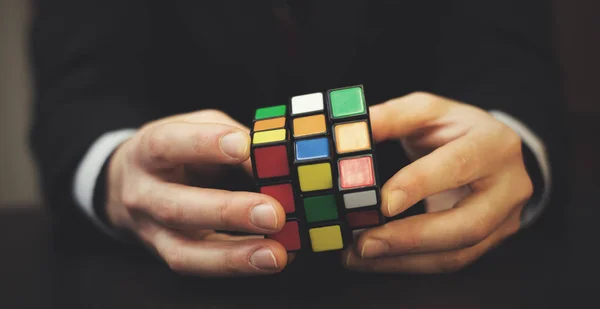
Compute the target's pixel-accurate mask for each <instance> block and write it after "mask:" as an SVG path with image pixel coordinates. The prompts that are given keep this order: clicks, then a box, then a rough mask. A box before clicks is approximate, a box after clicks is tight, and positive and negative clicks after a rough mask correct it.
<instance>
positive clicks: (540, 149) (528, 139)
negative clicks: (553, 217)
mask: <svg viewBox="0 0 600 309" xmlns="http://www.w3.org/2000/svg"><path fill="white" fill-rule="evenodd" d="M490 113H491V114H492V115H493V116H494V117H495V118H496V119H498V120H500V121H502V122H503V123H504V124H506V125H507V126H509V127H510V128H511V129H513V130H514V131H515V132H517V134H519V136H520V137H521V140H522V141H523V143H525V145H527V147H529V149H531V151H532V152H533V155H534V156H535V158H536V160H537V162H538V164H539V167H540V171H541V173H542V178H543V182H544V190H543V191H542V195H541V198H540V201H539V202H538V203H536V204H531V205H526V207H524V208H523V213H522V215H521V224H522V227H523V228H524V227H527V226H530V225H531V224H532V223H533V222H535V220H537V218H538V217H539V216H540V215H541V214H542V213H543V211H544V208H545V207H546V205H547V204H548V202H549V199H550V192H551V186H552V175H551V170H550V160H549V159H548V153H547V152H546V147H545V145H544V143H543V142H542V140H541V139H540V138H539V137H538V136H537V135H536V134H535V133H533V131H532V130H531V129H529V128H528V127H527V126H526V125H525V124H523V123H522V122H520V121H519V120H517V119H515V118H513V117H511V116H510V115H508V114H506V113H504V112H501V111H490Z"/></svg>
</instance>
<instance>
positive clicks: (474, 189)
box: [343, 93, 533, 273]
mask: <svg viewBox="0 0 600 309" xmlns="http://www.w3.org/2000/svg"><path fill="white" fill-rule="evenodd" d="M371 125H372V130H373V135H374V139H375V140H376V141H384V140H399V141H401V142H402V144H403V146H404V148H405V150H406V152H407V154H408V155H409V157H410V158H411V159H413V160H414V162H412V163H411V164H409V165H408V166H406V167H404V168H403V169H401V170H400V171H399V172H398V173H396V174H395V175H394V176H393V177H392V178H391V179H389V181H387V182H386V183H385V184H384V186H383V187H382V190H381V194H382V204H381V210H382V212H383V214H384V215H386V216H395V215H397V214H400V213H402V212H403V211H405V210H406V209H408V208H409V207H411V206H413V205H415V204H416V203H417V202H419V201H420V200H425V202H426V205H427V208H428V209H427V212H426V213H425V214H421V215H416V216H410V217H407V218H403V219H399V220H395V221H391V222H388V223H387V224H385V225H383V226H380V227H376V228H372V229H369V230H366V231H365V232H363V233H362V235H361V236H360V237H359V239H358V241H357V243H356V245H355V247H352V248H350V249H348V250H346V251H345V252H344V254H343V261H344V263H345V265H346V267H348V268H350V269H353V270H357V271H371V272H404V273H440V272H453V271H457V270H460V269H462V268H463V267H465V266H467V265H469V264H470V263H472V262H474V261H475V260H477V259H478V258H479V257H481V256H482V255H483V254H485V252H487V251H488V250H490V249H491V248H493V247H495V246H497V245H498V244H500V243H501V242H502V241H503V240H504V239H506V238H507V237H509V236H511V235H513V234H514V233H516V232H517V231H518V229H519V227H520V214H521V210H522V208H523V206H524V205H525V203H526V202H527V201H528V199H529V198H530V197H531V194H532V190H533V187H532V182H531V180H530V177H529V175H528V173H527V171H526V169H525V165H524V162H523V157H522V152H521V140H520V137H519V136H518V135H517V134H516V133H515V132H514V131H513V130H511V129H510V128H509V127H507V126H506V125H504V124H503V123H501V122H500V121H498V120H496V119H495V118H494V117H492V116H491V115H490V114H488V113H487V112H486V111H483V110H481V109H479V108H476V107H474V106H471V105H467V104H463V103H460V102H455V101H452V100H449V99H446V98H443V97H439V96H435V95H431V94H427V93H415V94H411V95H407V96H404V97H401V98H397V99H393V100H390V101H388V102H385V103H383V104H380V105H377V106H374V107H372V108H371ZM456 194H458V198H454V199H453V198H452V195H455V196H456ZM444 202H445V204H446V205H440V203H444Z"/></svg>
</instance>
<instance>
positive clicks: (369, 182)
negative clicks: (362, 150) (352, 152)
mask: <svg viewBox="0 0 600 309" xmlns="http://www.w3.org/2000/svg"><path fill="white" fill-rule="evenodd" d="M338 164H339V171H340V189H341V190H348V189H356V188H360V187H368V186H373V185H375V172H374V170H373V160H372V158H371V157H370V156H362V157H353V158H345V159H340V160H339V161H338Z"/></svg>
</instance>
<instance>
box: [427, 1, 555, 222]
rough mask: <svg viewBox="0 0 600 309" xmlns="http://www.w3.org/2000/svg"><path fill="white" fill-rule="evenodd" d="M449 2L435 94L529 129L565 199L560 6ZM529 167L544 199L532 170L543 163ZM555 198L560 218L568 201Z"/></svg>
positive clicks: (551, 211)
mask: <svg viewBox="0 0 600 309" xmlns="http://www.w3.org/2000/svg"><path fill="white" fill-rule="evenodd" d="M445 3H446V4H445V5H444V7H440V9H441V11H442V12H441V16H442V20H441V24H440V31H441V36H440V37H439V41H438V44H437V48H436V54H437V59H436V61H437V62H436V66H435V67H436V71H435V74H434V76H436V79H435V83H434V86H433V92H435V93H437V94H440V95H443V96H447V97H450V98H453V99H456V100H459V101H462V102H465V103H468V104H472V105H476V106H479V107H481V108H483V109H486V110H499V111H502V112H504V113H507V114H509V115H511V116H512V117H514V118H516V119H518V120H520V121H521V122H522V123H524V124H525V125H526V126H528V127H529V129H531V130H532V131H533V132H534V133H535V134H536V135H537V136H539V137H540V138H541V140H542V141H543V143H544V144H545V146H546V151H547V154H548V156H549V159H550V166H551V171H552V175H553V178H552V182H553V184H554V185H553V187H552V196H553V197H556V196H558V195H559V193H560V191H562V188H563V187H562V184H561V183H560V181H561V179H562V178H564V172H565V171H564V170H563V169H562V165H563V164H562V162H563V161H564V148H565V147H564V142H565V139H564V136H565V134H564V132H565V126H564V121H563V119H562V116H563V115H564V111H563V109H564V105H563V92H562V87H561V86H562V78H561V72H560V70H559V66H558V61H557V57H556V55H555V50H556V40H555V39H554V31H553V30H554V24H553V14H552V13H553V12H552V2H551V1H541V0H539V1H538V0H535V1H520V0H508V1H478V0H461V1H447V2H445ZM527 154H530V152H529V151H526V155H527ZM526 162H528V164H529V166H528V168H529V169H530V170H531V174H532V175H535V177H534V178H535V179H534V182H535V184H536V194H539V193H540V186H541V185H542V184H541V181H540V179H539V171H534V169H535V168H536V167H535V166H533V165H532V164H535V160H531V158H526ZM551 200H553V202H552V203H550V204H549V207H547V208H546V210H545V212H547V213H549V217H553V218H554V219H557V218H560V217H561V214H560V212H561V210H560V209H559V208H560V207H561V206H560V205H559V204H560V203H559V202H558V201H557V200H556V199H553V198H551ZM549 220H550V219H549ZM546 221H548V220H546ZM548 222H549V221H548ZM555 223H556V222H554V223H552V224H555Z"/></svg>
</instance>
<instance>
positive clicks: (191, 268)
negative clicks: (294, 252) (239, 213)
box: [140, 225, 287, 277]
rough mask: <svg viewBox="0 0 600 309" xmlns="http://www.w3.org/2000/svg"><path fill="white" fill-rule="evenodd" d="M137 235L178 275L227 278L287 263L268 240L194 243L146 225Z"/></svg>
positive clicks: (280, 248) (273, 270)
mask: <svg viewBox="0 0 600 309" xmlns="http://www.w3.org/2000/svg"><path fill="white" fill-rule="evenodd" d="M140 236H141V237H142V238H144V240H145V242H146V243H149V244H151V248H153V249H154V250H155V251H156V252H157V254H158V255H159V256H160V257H161V258H162V259H163V260H164V261H165V262H166V263H167V265H168V266H169V267H170V268H171V269H172V270H174V271H175V272H178V273H180V274H186V275H200V276H207V277H231V276H243V275H257V274H270V273H276V272H279V271H281V270H282V269H283V268H284V267H285V265H286V264H287V252H286V251H285V249H284V248H283V246H281V244H279V243H278V242H276V241H274V240H270V239H248V240H240V241H206V240H202V241H196V240H191V239H189V238H186V237H184V236H182V235H181V234H179V233H178V232H176V231H173V230H170V229H167V228H162V227H160V226H158V225H148V226H147V227H146V228H144V229H143V230H142V231H140Z"/></svg>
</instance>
